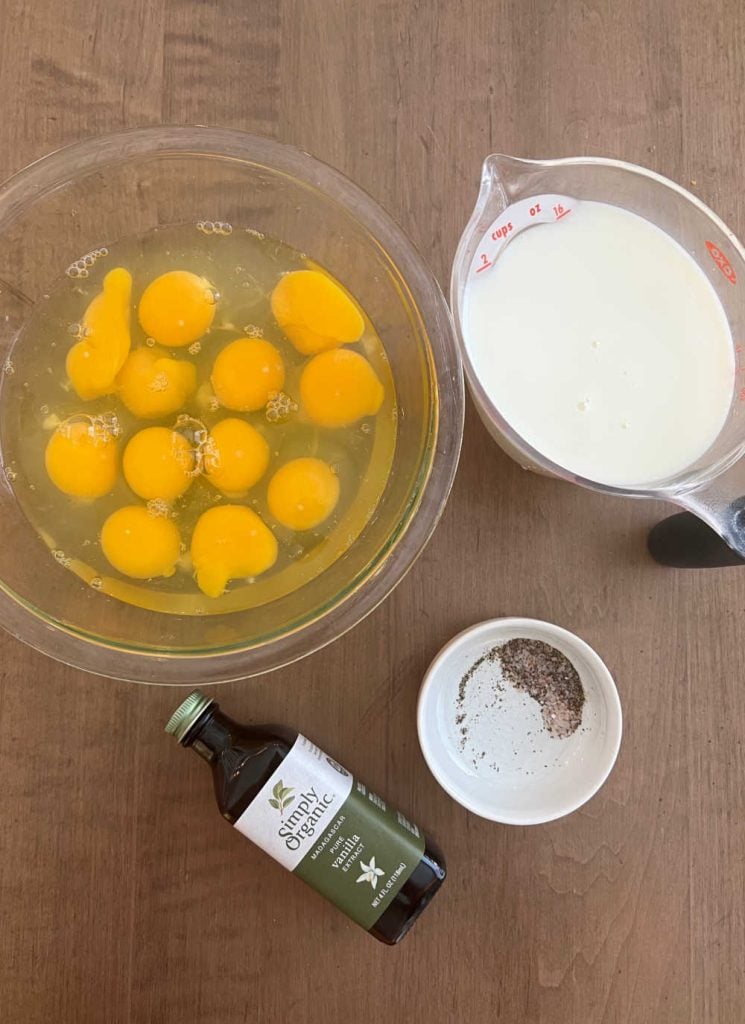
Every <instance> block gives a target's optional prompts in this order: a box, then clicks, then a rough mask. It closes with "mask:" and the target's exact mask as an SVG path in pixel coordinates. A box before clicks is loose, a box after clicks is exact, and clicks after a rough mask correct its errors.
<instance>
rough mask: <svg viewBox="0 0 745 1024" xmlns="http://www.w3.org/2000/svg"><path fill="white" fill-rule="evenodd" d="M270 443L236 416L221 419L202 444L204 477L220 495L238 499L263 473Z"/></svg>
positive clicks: (267, 462)
mask: <svg viewBox="0 0 745 1024" xmlns="http://www.w3.org/2000/svg"><path fill="white" fill-rule="evenodd" d="M268 465H269V445H268V444H267V443H266V440H265V439H264V438H263V437H262V435H261V434H260V433H259V432H258V430H257V429H256V427H252V426H251V424H250V423H246V422H245V421H244V420H239V419H233V418H231V419H227V420H221V421H220V422H219V423H216V424H215V426H214V427H213V428H212V430H211V431H210V437H209V440H208V442H207V445H206V447H205V455H204V471H205V475H206V476H207V479H208V480H209V482H210V483H211V484H213V485H214V486H215V487H216V488H217V489H218V490H219V491H222V492H223V494H227V495H228V496H229V497H232V498H240V497H242V495H244V494H245V493H246V492H247V491H248V490H250V489H251V488H252V487H253V486H254V484H256V483H258V481H259V480H260V479H261V478H262V476H263V475H264V473H266V469H267V466H268Z"/></svg>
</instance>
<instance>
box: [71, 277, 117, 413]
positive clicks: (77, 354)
mask: <svg viewBox="0 0 745 1024" xmlns="http://www.w3.org/2000/svg"><path fill="white" fill-rule="evenodd" d="M131 297H132V275H131V274H130V273H129V271H128V270H125V269H124V267H116V268H115V269H114V270H110V271H109V273H108V274H107V275H106V277H105V278H104V279H103V287H102V290H101V291H100V292H99V293H98V295H96V297H95V298H94V299H93V300H92V301H91V303H90V305H89V306H88V308H87V309H86V311H85V315H84V317H83V321H82V327H83V338H82V340H81V341H79V342H77V344H75V345H73V347H72V348H71V349H70V351H69V352H68V353H67V364H66V369H67V375H68V377H69V378H70V381H71V382H72V386H73V387H74V388H75V390H76V391H77V393H78V395H79V396H80V397H81V398H82V399H84V400H85V401H88V400H89V399H91V398H99V397H100V396H101V395H110V394H111V393H112V392H113V391H114V387H115V386H114V381H115V380H116V375H117V374H118V373H119V371H120V370H121V368H122V366H123V365H124V361H125V359H126V358H127V356H128V355H129V348H130V344H131V338H130V333H129V320H130V315H129V304H130V300H131Z"/></svg>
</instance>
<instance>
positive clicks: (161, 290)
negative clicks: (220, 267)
mask: <svg viewBox="0 0 745 1024" xmlns="http://www.w3.org/2000/svg"><path fill="white" fill-rule="evenodd" d="M215 303H216V293H215V290H214V288H213V287H212V285H211V284H210V282H209V281H208V280H207V279H206V278H205V277H199V276H198V275H197V274H192V273H190V272H189V271H188V270H170V271H169V272H168V273H167V274H161V275H160V277H156V278H155V280H154V281H151V282H150V284H149V285H148V286H147V288H146V289H145V291H144V292H143V293H142V298H141V299H140V308H139V317H140V325H141V327H142V329H143V331H144V332H145V333H146V334H147V335H148V336H149V337H151V338H155V340H156V341H158V342H160V344H161V345H166V346H167V347H168V348H181V347H182V346H183V345H190V344H191V343H192V342H193V341H196V340H197V339H198V338H201V337H202V335H203V334H204V333H205V332H206V331H207V330H209V328H210V326H211V325H212V320H213V318H214V316H215Z"/></svg>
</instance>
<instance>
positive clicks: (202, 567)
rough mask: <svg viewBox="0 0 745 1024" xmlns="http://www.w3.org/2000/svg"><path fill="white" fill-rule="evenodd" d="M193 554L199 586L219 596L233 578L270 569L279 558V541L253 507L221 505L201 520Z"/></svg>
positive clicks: (194, 538) (200, 518)
mask: <svg viewBox="0 0 745 1024" xmlns="http://www.w3.org/2000/svg"><path fill="white" fill-rule="evenodd" d="M191 558H192V563H193V565H194V575H195V576H196V580H197V585H198V587H199V589H200V590H201V591H202V593H204V594H206V595H207V597H219V596H220V595H221V594H222V593H223V591H224V590H225V587H226V586H227V585H228V581H229V580H232V579H242V578H244V577H248V576H258V575H259V574H260V573H262V572H266V570H267V569H270V568H271V567H272V566H273V565H274V563H275V562H276V560H277V541H276V538H275V537H274V534H273V533H272V531H271V530H270V529H269V527H268V526H266V524H265V523H264V522H263V521H262V520H261V519H260V518H259V516H257V514H256V513H255V512H253V511H252V510H251V509H250V508H246V507H245V506H243V505H220V506H217V507H215V508H211V509H208V510H207V511H206V512H203V513H202V515H201V516H200V517H199V519H198V520H197V525H196V526H195V527H194V533H193V534H192V538H191Z"/></svg>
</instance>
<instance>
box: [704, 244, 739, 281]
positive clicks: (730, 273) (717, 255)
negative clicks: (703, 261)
mask: <svg viewBox="0 0 745 1024" xmlns="http://www.w3.org/2000/svg"><path fill="white" fill-rule="evenodd" d="M706 248H707V249H708V250H709V255H710V256H711V258H712V259H713V260H714V262H715V263H716V265H717V266H718V267H719V269H720V270H721V271H722V273H723V274H724V276H725V277H726V278H727V280H728V281H729V283H730V284H737V274H736V273H735V268H734V267H733V266H732V264H731V263H730V261H729V260H728V259H727V257H726V256H725V255H724V253H723V252H722V250H721V249H720V248H719V246H718V245H715V244H714V243H713V242H707V243H706Z"/></svg>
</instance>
